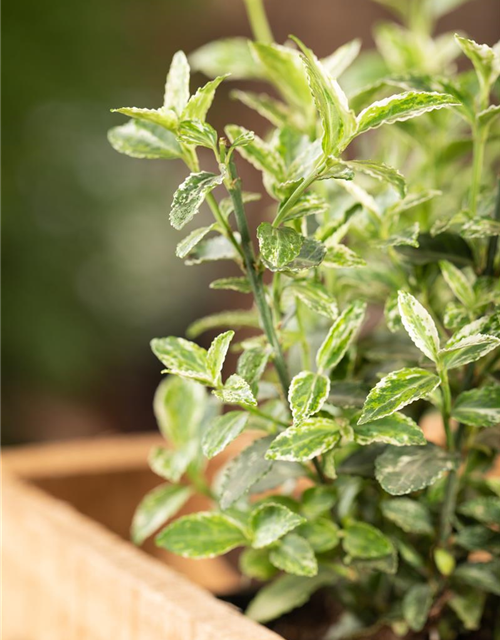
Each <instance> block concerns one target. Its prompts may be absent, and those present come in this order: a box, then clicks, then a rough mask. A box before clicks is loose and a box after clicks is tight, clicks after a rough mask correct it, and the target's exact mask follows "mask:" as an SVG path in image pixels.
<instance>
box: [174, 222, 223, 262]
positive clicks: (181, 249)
mask: <svg viewBox="0 0 500 640" xmlns="http://www.w3.org/2000/svg"><path fill="white" fill-rule="evenodd" d="M214 228H215V225H214V224H212V225H210V226H209V227H200V228H199V229H195V230H194V231H192V232H191V233H190V234H189V235H188V236H186V237H185V238H184V239H183V240H181V241H180V242H179V244H178V245H177V248H176V250H175V255H176V256H177V257H178V258H182V259H184V258H185V257H186V256H188V255H189V254H190V253H191V252H192V250H193V249H194V248H195V247H196V245H198V244H199V243H200V242H201V241H202V240H203V238H204V237H205V236H206V235H207V233H210V231H213V230H214Z"/></svg>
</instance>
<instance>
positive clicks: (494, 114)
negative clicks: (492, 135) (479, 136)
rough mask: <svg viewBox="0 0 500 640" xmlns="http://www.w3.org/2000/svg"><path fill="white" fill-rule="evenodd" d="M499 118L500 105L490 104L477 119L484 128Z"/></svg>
mask: <svg viewBox="0 0 500 640" xmlns="http://www.w3.org/2000/svg"><path fill="white" fill-rule="evenodd" d="M498 117H500V104H490V106H489V107H488V108H487V109H483V111H480V112H479V113H478V114H477V119H478V121H479V124H480V125H481V126H482V127H489V126H490V124H491V123H492V122H493V121H494V120H496V119H497V118H498Z"/></svg>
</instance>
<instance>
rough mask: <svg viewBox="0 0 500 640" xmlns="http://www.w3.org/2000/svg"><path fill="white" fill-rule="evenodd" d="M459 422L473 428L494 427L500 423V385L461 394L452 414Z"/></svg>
mask: <svg viewBox="0 0 500 640" xmlns="http://www.w3.org/2000/svg"><path fill="white" fill-rule="evenodd" d="M451 415H452V417H453V418H455V420H457V421H458V422H463V423H464V424H469V425H471V426H473V427H494V426H495V425H497V424H499V423H500V385H497V384H492V385H487V386H485V387H481V388H480V389H472V390H471V391H464V392H463V393H461V394H460V395H459V396H458V398H457V400H456V402H455V404H454V406H453V410H452V412H451Z"/></svg>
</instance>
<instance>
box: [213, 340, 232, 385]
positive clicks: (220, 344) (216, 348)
mask: <svg viewBox="0 0 500 640" xmlns="http://www.w3.org/2000/svg"><path fill="white" fill-rule="evenodd" d="M233 338H234V331H232V330H230V331H226V332H225V333H221V334H220V335H218V336H217V337H216V338H214V340H213V341H212V344H211V345H210V348H209V350H208V353H207V367H208V371H209V373H210V375H211V377H212V380H213V382H214V385H215V386H217V387H218V386H219V385H220V384H221V371H222V367H223V365H224V360H225V359H226V355H227V352H228V349H229V345H230V343H231V340H232V339H233Z"/></svg>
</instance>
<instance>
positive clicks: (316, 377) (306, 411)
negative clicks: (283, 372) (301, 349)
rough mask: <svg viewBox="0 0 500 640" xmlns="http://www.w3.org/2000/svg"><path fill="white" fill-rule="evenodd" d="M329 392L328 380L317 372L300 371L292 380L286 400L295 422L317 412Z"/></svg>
mask: <svg viewBox="0 0 500 640" xmlns="http://www.w3.org/2000/svg"><path fill="white" fill-rule="evenodd" d="M329 393H330V380H329V379H328V378H327V377H326V376H324V375H321V374H319V373H313V372H312V371H301V372H300V373H298V374H297V375H296V376H295V377H294V378H293V380H292V382H291V384H290V388H289V390H288V402H289V404H290V408H291V410H292V415H293V419H294V421H295V422H300V421H301V420H304V419H305V418H309V416H312V415H314V414H315V413H318V411H319V410H320V409H321V407H322V406H323V404H324V402H325V401H326V399H327V398H328V394H329Z"/></svg>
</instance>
